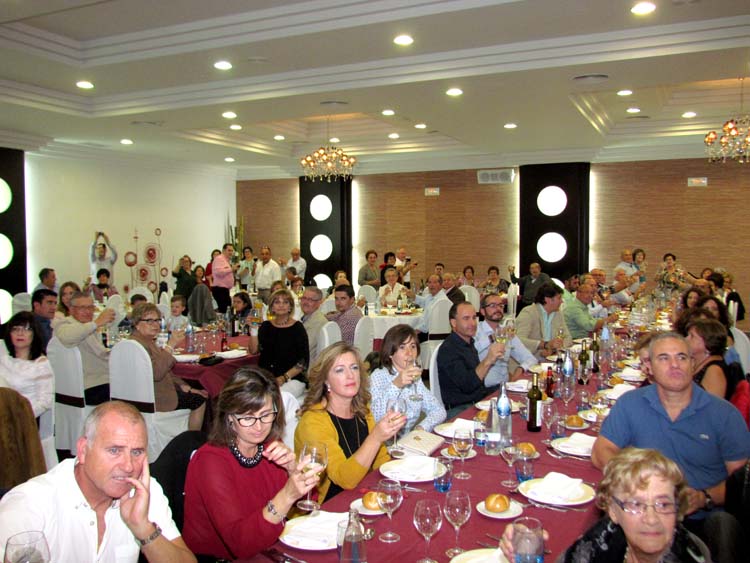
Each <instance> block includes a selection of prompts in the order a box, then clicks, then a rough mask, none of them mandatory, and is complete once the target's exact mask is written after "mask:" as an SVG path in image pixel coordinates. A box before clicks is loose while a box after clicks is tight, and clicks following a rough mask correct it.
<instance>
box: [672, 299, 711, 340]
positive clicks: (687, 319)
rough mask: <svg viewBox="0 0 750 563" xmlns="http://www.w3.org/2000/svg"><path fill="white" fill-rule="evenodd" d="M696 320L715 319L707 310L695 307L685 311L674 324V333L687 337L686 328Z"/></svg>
mask: <svg viewBox="0 0 750 563" xmlns="http://www.w3.org/2000/svg"><path fill="white" fill-rule="evenodd" d="M697 319H716V315H714V314H713V312H712V311H709V310H708V309H704V308H701V307H697V306H696V307H691V308H690V309H685V310H684V311H683V312H682V313H680V316H679V317H678V318H677V320H676V321H675V323H674V330H675V332H676V333H678V334H681V335H682V336H687V326H688V325H689V324H690V323H692V322H693V321H695V320H697Z"/></svg>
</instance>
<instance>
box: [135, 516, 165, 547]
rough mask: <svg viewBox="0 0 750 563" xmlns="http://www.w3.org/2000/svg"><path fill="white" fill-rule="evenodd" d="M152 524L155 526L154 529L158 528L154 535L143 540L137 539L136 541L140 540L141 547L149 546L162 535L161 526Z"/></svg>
mask: <svg viewBox="0 0 750 563" xmlns="http://www.w3.org/2000/svg"><path fill="white" fill-rule="evenodd" d="M152 524H153V525H154V528H156V530H154V533H153V534H151V535H150V536H149V537H147V538H146V539H143V540H142V539H140V538H135V539H136V540H138V543H139V544H141V547H145V546H147V545H148V544H150V543H151V542H152V541H154V540H155V539H156V538H158V537H159V536H160V535H161V528H160V527H159V524H156V523H155V522H152Z"/></svg>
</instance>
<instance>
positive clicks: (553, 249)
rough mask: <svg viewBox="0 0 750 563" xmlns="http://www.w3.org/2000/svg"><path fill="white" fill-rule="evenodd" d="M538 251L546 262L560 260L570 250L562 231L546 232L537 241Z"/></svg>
mask: <svg viewBox="0 0 750 563" xmlns="http://www.w3.org/2000/svg"><path fill="white" fill-rule="evenodd" d="M536 252H537V254H539V256H541V258H542V260H544V261H545V262H558V261H560V260H561V259H562V258H563V256H565V254H566V253H567V252H568V243H566V242H565V239H564V238H563V236H562V235H561V234H560V233H544V234H543V235H542V236H541V237H539V240H538V241H536Z"/></svg>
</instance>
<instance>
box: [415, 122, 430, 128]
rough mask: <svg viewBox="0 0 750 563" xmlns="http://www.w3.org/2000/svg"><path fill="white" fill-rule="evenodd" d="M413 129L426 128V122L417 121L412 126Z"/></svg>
mask: <svg viewBox="0 0 750 563" xmlns="http://www.w3.org/2000/svg"><path fill="white" fill-rule="evenodd" d="M414 129H427V124H426V123H417V124H416V125H415V126H414Z"/></svg>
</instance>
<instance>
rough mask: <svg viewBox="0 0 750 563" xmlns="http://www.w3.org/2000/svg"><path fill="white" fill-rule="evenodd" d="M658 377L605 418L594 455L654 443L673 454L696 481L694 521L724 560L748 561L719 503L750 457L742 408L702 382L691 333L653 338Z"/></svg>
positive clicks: (652, 363) (652, 361)
mask: <svg viewBox="0 0 750 563" xmlns="http://www.w3.org/2000/svg"><path fill="white" fill-rule="evenodd" d="M648 363H649V367H650V370H651V377H652V380H653V383H654V384H653V385H648V386H646V387H641V388H640V389H636V390H634V391H630V392H628V393H626V394H624V395H623V396H622V397H620V399H618V401H617V403H616V404H615V406H614V407H612V410H611V412H610V413H609V416H608V417H607V418H606V419H605V420H604V423H603V425H602V429H601V432H600V434H599V437H598V438H597V439H596V442H595V443H594V448H593V452H592V456H591V461H592V462H593V464H594V465H595V466H596V467H599V468H602V467H604V466H605V465H606V464H607V462H608V461H609V460H610V459H611V458H612V457H613V456H614V455H615V454H616V453H617V452H619V451H620V450H621V449H622V448H625V447H628V446H634V447H637V448H652V449H656V450H659V451H660V452H661V453H662V454H664V455H665V456H666V457H668V458H670V459H671V460H673V461H674V462H675V463H677V465H679V466H680V469H681V470H682V472H683V473H684V474H685V478H686V479H687V482H688V485H689V487H690V488H689V490H688V491H689V495H688V500H689V508H688V514H689V516H688V517H687V518H686V519H685V525H686V526H687V528H688V529H689V530H690V531H692V532H694V533H695V534H696V535H698V536H699V537H700V538H701V539H703V540H704V541H705V542H706V544H707V545H708V546H709V547H710V548H711V554H712V557H713V559H714V561H716V562H724V561H727V562H729V561H742V560H745V561H746V559H743V558H742V557H740V556H739V555H738V552H737V549H739V548H738V546H739V535H738V534H739V533H740V532H739V523H738V522H737V520H736V519H735V518H734V517H733V516H731V515H730V514H728V513H726V512H724V511H723V510H721V509H719V508H717V506H721V505H723V504H724V500H725V492H726V479H727V477H728V476H729V475H730V474H731V473H732V472H734V471H735V470H737V469H739V468H740V467H742V466H744V464H745V463H746V462H747V459H748V457H750V433H749V432H748V429H747V426H746V425H745V421H744V420H743V419H742V415H741V414H740V412H739V411H738V410H737V409H736V408H735V407H734V406H733V405H732V404H731V403H729V402H727V401H724V400H722V399H719V398H718V397H715V396H714V395H711V394H710V393H707V392H706V391H704V390H703V389H702V388H701V387H699V386H698V385H697V384H695V383H694V382H693V380H692V377H691V371H692V368H691V365H690V351H689V347H688V343H687V341H686V340H685V339H684V338H683V337H682V336H680V335H678V334H676V333H660V334H657V335H655V336H654V337H653V338H652V339H651V344H650V346H649V360H648Z"/></svg>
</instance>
